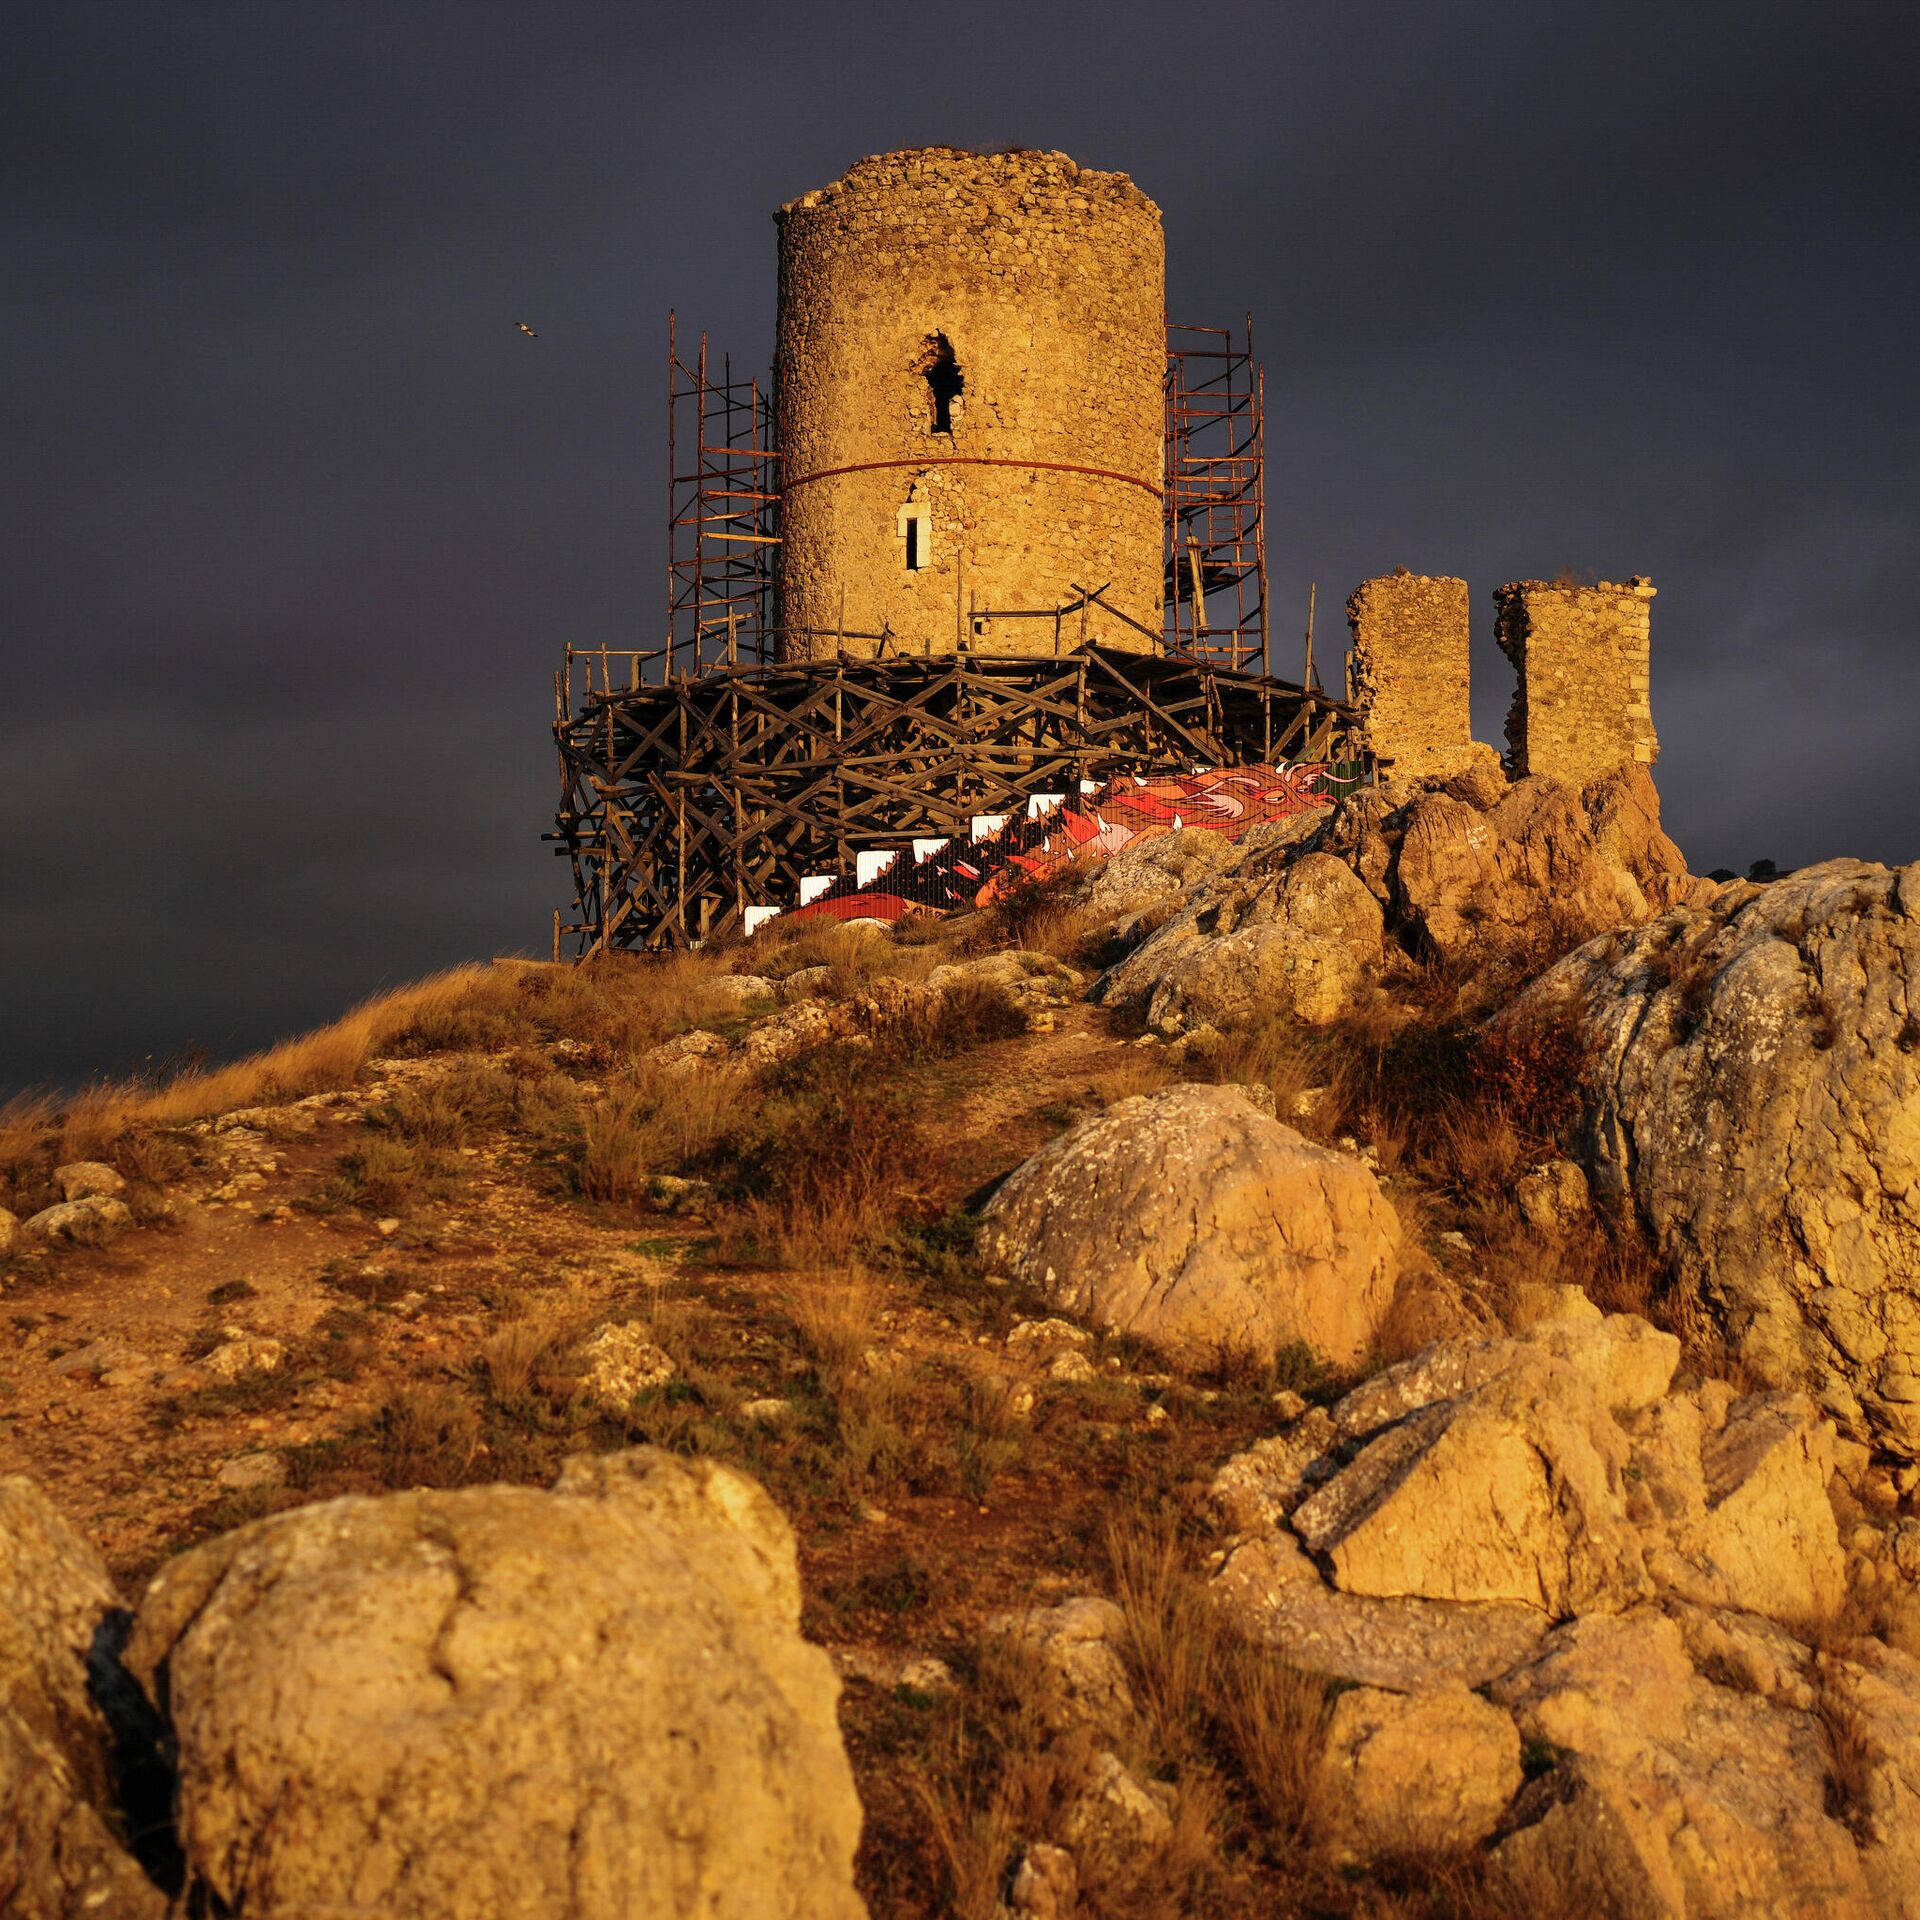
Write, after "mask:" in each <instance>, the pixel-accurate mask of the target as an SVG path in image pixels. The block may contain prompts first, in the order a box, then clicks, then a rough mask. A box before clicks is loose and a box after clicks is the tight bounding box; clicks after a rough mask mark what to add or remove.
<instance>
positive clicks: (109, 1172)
mask: <svg viewBox="0 0 1920 1920" xmlns="http://www.w3.org/2000/svg"><path fill="white" fill-rule="evenodd" d="M53 1184H54V1185H55V1186H56V1187H58V1188H59V1189H60V1198H61V1199H62V1200H93V1199H97V1198H102V1197H104V1198H106V1199H109V1200H117V1199H118V1198H119V1197H120V1196H121V1195H122V1194H123V1193H125V1192H126V1190H127V1182H126V1177H125V1175H123V1174H122V1173H120V1172H119V1171H118V1170H117V1169H116V1168H113V1167H110V1166H108V1165H107V1164H106V1162H105V1161H104V1160H70V1161H68V1163H67V1164H66V1165H65V1166H64V1167H55V1168H54V1170H53Z"/></svg>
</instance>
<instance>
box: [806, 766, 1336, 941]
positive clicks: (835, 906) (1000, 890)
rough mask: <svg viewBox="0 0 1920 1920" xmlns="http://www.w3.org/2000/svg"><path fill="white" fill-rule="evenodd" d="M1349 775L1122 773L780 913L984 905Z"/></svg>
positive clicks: (1301, 808)
mask: <svg viewBox="0 0 1920 1920" xmlns="http://www.w3.org/2000/svg"><path fill="white" fill-rule="evenodd" d="M1346 784H1348V783H1346V782H1343V781H1340V780H1338V779H1336V778H1335V777H1334V776H1333V774H1332V770H1331V769H1330V768H1328V767H1325V766H1307V765H1287V766H1247V767H1218V768H1210V769H1209V770H1208V771H1206V772H1204V773H1188V774H1153V775H1150V776H1146V777H1142V776H1139V775H1122V776H1121V777H1120V778H1119V779H1116V780H1109V781H1108V782H1107V783H1106V785H1105V786H1103V787H1100V788H1098V789H1097V790H1096V791H1094V792H1092V793H1082V794H1076V795H1070V796H1068V797H1066V798H1065V799H1063V800H1062V801H1061V802H1060V803H1059V804H1058V805H1057V806H1054V807H1052V808H1051V809H1049V810H1047V811H1044V812H1041V813H1039V814H1037V815H1036V816H1034V817H1033V818H1027V817H1025V816H1016V817H1014V818H1012V819H1010V820H1008V821H1006V822H1005V824H1004V825H1002V826H1000V827H999V828H998V830H997V831H995V832H993V833H991V834H988V835H985V836H983V837H982V838H980V839H977V840H950V841H947V842H946V843H945V844H943V845H942V846H940V847H938V848H935V849H933V850H932V851H930V852H929V853H928V854H927V855H926V857H925V858H924V859H920V860H916V859H915V858H914V854H913V850H912V849H911V848H906V849H903V850H902V851H901V852H900V854H899V855H898V856H897V857H896V858H895V859H894V861H893V863H892V865H891V866H889V867H888V868H887V869H886V870H885V871H884V872H883V873H881V874H880V875H879V876H878V877H876V878H874V879H870V880H868V881H866V882H865V883H864V884H860V883H857V882H856V881H855V880H854V879H852V878H851V877H850V876H849V877H846V878H843V879H840V880H838V881H836V882H835V883H834V884H833V885H832V886H831V887H830V888H828V889H827V890H826V891H825V892H823V893H822V894H821V895H820V897H819V898H818V899H816V900H811V901H809V902H808V903H807V904H806V905H805V906H802V907H794V908H791V909H789V910H788V911H787V912H786V913H784V914H782V915H781V916H780V917H781V919H782V920H783V921H792V920H804V919H834V920H866V919H870V920H898V919H900V918H901V917H902V916H903V915H905V914H909V913H916V912H919V913H924V912H929V911H931V912H936V913H941V912H950V911H952V910H953V909H955V908H957V907H967V906H987V905H990V904H991V903H992V902H993V901H994V900H996V899H998V898H999V897H1001V896H1002V895H1003V894H1004V893H1006V892H1007V890H1008V889H1009V888H1011V887H1013V886H1016V885H1018V884H1019V883H1020V882H1021V881H1022V880H1024V879H1039V878H1042V877H1044V876H1045V875H1046V874H1048V873H1051V872H1053V871H1055V870H1057V869H1058V868H1060V867H1061V866H1063V865H1064V864H1065V863H1066V862H1068V861H1070V860H1085V859H1105V858H1107V857H1109V856H1111V855H1113V854H1116V853H1118V852H1119V851H1120V849H1121V848H1122V847H1130V846H1135V845H1137V844H1138V843H1139V842H1140V841H1142V840H1147V839H1151V838H1153V837H1154V836H1155V835H1156V834H1162V833H1172V832H1174V831H1176V830H1177V829H1179V828H1182V827H1198V828H1202V829H1204V830H1205V831H1207V832H1209V833H1221V834H1225V835H1226V836H1227V837H1228V838H1229V839H1234V840H1237V839H1239V838H1240V836H1241V835H1242V834H1244V833H1246V832H1248V831H1249V830H1250V829H1251V828H1253V827H1257V826H1259V825H1261V824H1262V823H1264V822H1266V821H1269V820H1283V819H1285V818H1286V817H1287V816H1288V815H1290V814H1296V813H1303V812H1306V811H1308V810H1310V809H1313V808H1318V807H1326V806H1330V805H1331V804H1332V803H1333V801H1334V800H1335V799H1336V798H1337V797H1338V795H1339V794H1340V793H1341V792H1342V791H1344V790H1345V786H1346Z"/></svg>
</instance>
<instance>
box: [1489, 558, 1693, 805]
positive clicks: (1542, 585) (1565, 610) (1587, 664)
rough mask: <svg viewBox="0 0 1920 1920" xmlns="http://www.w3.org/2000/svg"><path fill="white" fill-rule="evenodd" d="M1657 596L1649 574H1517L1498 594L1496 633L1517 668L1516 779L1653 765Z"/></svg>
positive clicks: (1573, 776)
mask: <svg viewBox="0 0 1920 1920" xmlns="http://www.w3.org/2000/svg"><path fill="white" fill-rule="evenodd" d="M1653 596H1654V587H1653V583H1652V582H1651V581H1650V580H1648V579H1647V578H1646V577H1645V576H1644V575H1641V574H1636V575H1635V576H1634V577H1633V578H1632V579H1631V580H1627V581H1622V582H1617V583H1616V582H1614V581H1611V580H1602V581H1601V582H1600V583H1599V585H1598V586H1591V587H1586V586H1575V585H1573V584H1571V583H1569V582H1567V581H1564V580H1515V581H1512V582H1510V583H1509V584H1508V585H1506V586H1504V587H1501V588H1499V589H1498V590H1497V591H1496V592H1495V594H1494V596H1493V599H1494V605H1495V607H1496V608H1497V609H1498V615H1497V621H1496V625H1495V628H1494V633H1495V637H1496V638H1497V639H1498V640H1499V642H1500V648H1501V651H1502V652H1503V653H1505V654H1506V656H1507V658H1508V659H1509V660H1511V661H1512V662H1513V664H1514V668H1515V670H1516V673H1517V676H1518V679H1517V684H1516V685H1515V688H1514V694H1513V705H1512V707H1511V708H1510V709H1509V710H1508V713H1507V755H1508V761H1509V763H1510V765H1511V766H1512V768H1513V772H1514V774H1515V776H1516V777H1524V776H1525V775H1527V774H1530V773H1550V774H1552V775H1554V776H1555V778H1557V779H1561V780H1567V781H1571V782H1572V783H1573V784H1574V785H1576V786H1578V785H1581V784H1582V783H1584V782H1585V781H1588V780H1594V779H1598V778H1599V777H1600V775H1602V774H1605V773H1611V772H1612V771H1613V770H1614V769H1615V768H1616V767H1621V766H1628V765H1631V764H1633V763H1634V762H1636V761H1637V762H1639V764H1640V765H1642V766H1651V765H1652V764H1653V762H1654V760H1655V759H1656V758H1657V757H1658V756H1659V752H1660V743H1659V740H1658V739H1657V738H1656V736H1655V734H1654V731H1653V709H1652V705H1651V694H1650V690H1651V686H1652V681H1651V679H1650V672H1651V669H1650V666H1649V660H1648V645H1649V628H1650V625H1651V622H1650V618H1649V616H1650V614H1651V611H1652V601H1653Z"/></svg>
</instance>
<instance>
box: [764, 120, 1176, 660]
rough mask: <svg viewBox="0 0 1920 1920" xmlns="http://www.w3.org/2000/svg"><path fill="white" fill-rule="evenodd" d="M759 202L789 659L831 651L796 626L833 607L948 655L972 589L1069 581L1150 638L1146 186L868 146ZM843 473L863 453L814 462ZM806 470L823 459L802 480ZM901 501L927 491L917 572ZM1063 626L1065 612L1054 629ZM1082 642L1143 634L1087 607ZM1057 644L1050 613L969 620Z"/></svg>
mask: <svg viewBox="0 0 1920 1920" xmlns="http://www.w3.org/2000/svg"><path fill="white" fill-rule="evenodd" d="M775 219H776V221H777V224H778V226H779V232H780V290H779V320H778V344H777V348H776V361H775V386H776V395H777V398H776V406H777V411H778V444H779V446H780V448H781V454H782V465H783V473H784V482H785V485H786V486H787V488H788V489H789V491H788V492H787V494H786V496H785V498H784V500H783V502H782V519H781V547H780V552H779V593H780V607H781V613H780V620H781V627H782V631H783V633H784V634H785V636H786V640H785V647H786V652H787V655H788V657H789V658H821V657H831V656H832V655H833V654H834V653H835V651H836V650H837V649H838V647H839V645H840V642H838V641H837V640H836V639H835V638H834V637H833V635H832V633H831V632H816V633H814V634H811V635H810V634H809V633H808V632H807V630H808V629H819V630H825V629H838V628H840V627H841V626H842V625H843V624H844V626H845V627H846V628H848V629H852V630H854V631H858V632H865V633H877V632H880V631H882V630H883V629H887V630H890V631H891V632H892V634H893V635H894V636H895V639H894V642H893V645H894V647H895V648H897V649H898V650H900V651H903V652H909V653H929V652H932V653H938V652H951V651H952V650H953V649H954V646H955V644H956V639H957V638H958V636H959V635H960V633H961V632H962V630H963V623H964V621H965V618H966V612H967V608H968V605H969V603H971V604H972V605H974V606H977V607H981V608H993V609H1003V610H1005V609H1035V608H1053V607H1057V606H1059V605H1061V604H1062V603H1063V602H1065V601H1067V600H1069V599H1071V598H1074V597H1075V595H1074V585H1075V583H1078V584H1079V585H1081V586H1085V587H1096V588H1097V587H1103V586H1104V587H1106V588H1107V594H1106V598H1107V599H1108V600H1109V601H1111V603H1112V604H1113V605H1114V606H1115V607H1118V608H1120V609H1121V610H1122V611H1124V612H1125V613H1126V614H1127V615H1129V616H1130V617H1131V618H1132V619H1134V620H1136V621H1138V622H1139V623H1140V625H1141V626H1143V627H1145V628H1147V629H1149V630H1150V632H1151V633H1153V634H1155V635H1157V634H1158V633H1159V631H1160V621H1161V592H1162V577H1161V566H1162V562H1161V553H1162V541H1163V535H1162V526H1161V502H1160V499H1159V497H1158V489H1159V488H1160V486H1161V484H1162V480H1163V468H1164V459H1165V452H1164V434H1165V418H1164V398H1163V386H1162V383H1163V379H1164V374H1165V367H1166V333H1165V306H1166V245H1165V239H1164V236H1163V234H1162V231H1161V223H1160V211H1159V209H1158V208H1157V207H1156V206H1155V205H1154V204H1153V202H1152V201H1151V200H1149V199H1148V198H1147V196H1146V195H1145V194H1144V193H1142V192H1141V191H1140V190H1139V188H1137V187H1136V186H1135V185H1134V184H1133V182H1132V181H1131V180H1129V179H1128V177H1127V176H1126V175H1125V174H1123V173H1098V172H1094V171H1091V170H1089V169H1083V168H1080V167H1077V166H1076V165H1075V164H1074V163H1073V162H1072V161H1071V160H1070V159H1068V158H1067V156H1066V155H1065V154H1061V153H1037V152H1013V153H996V154H976V153H967V152H963V151H961V150H959V149H956V148H947V147H933V148H920V149H915V150H913V151H910V152H905V153H893V154H883V155H879V156H876V157H874V158H871V159H866V160H862V161H860V162H859V163H858V164H857V165H855V166H853V167H851V168H849V169H848V171H847V173H846V174H845V176H844V177H843V178H841V179H840V180H837V181H836V182H834V184H833V185H832V186H829V187H825V188H822V189H820V190H819V191H817V192H813V193H809V194H805V195H803V196H802V197H801V198H800V199H798V200H795V201H792V202H790V203H789V204H788V205H787V206H784V207H782V208H781V209H780V211H779V213H778V214H777V215H776V216H775ZM942 334H944V335H945V336H946V339H947V340H948V342H949V343H950V344H951V347H952V350H953V354H954V358H955V360H956V362H957V364H958V368H959V372H960V374H961V377H962V378H963V379H964V381H965V387H964V390H963V391H962V393H961V394H960V395H959V396H958V397H957V398H955V399H954V400H953V401H952V403H951V433H950V434H948V433H942V432H939V431H937V430H936V428H935V424H934V402H933V396H932V393H931V390H930V389H929V386H928V383H927V379H926V376H925V366H926V359H927V354H928V350H929V343H930V342H931V341H932V340H933V339H934V338H935V336H938V335H942ZM956 457H958V458H959V459H960V460H965V459H969V458H971V459H982V458H984V459H988V460H994V461H1012V462H1053V463H1057V464H1058V466H1061V467H1076V468H1098V469H1104V470H1105V471H1106V472H1107V473H1110V474H1120V475H1124V476H1127V479H1113V478H1108V477H1103V475H1102V474H1099V473H1089V472H1063V471H1057V470H1055V469H1054V468H1050V467H1045V466H1035V465H1022V464H1015V465H1007V466H1000V465H986V466H981V465H967V464H957V463H955V460H956ZM922 460H924V461H925V463H926V464H925V465H924V466H922V465H920V464H918V463H919V462H921V461H922ZM882 461H894V462H898V461H905V462H909V463H912V464H908V465H904V466H903V465H893V466H875V465H873V464H871V463H875V462H882ZM843 467H857V468H861V469H863V470H861V471H855V472H849V473H834V472H832V470H834V469H838V468H843ZM816 473H824V474H829V475H830V476H831V477H827V478H822V479H815V480H811V481H808V480H805V476H806V475H809V474H816ZM1128 480H1138V481H1141V482H1144V483H1145V485H1144V486H1141V485H1131V484H1128ZM796 481H800V482H802V484H798V485H796V484H795V482H796ZM1149 489H1153V491H1149ZM910 500H911V501H912V502H913V503H915V504H922V503H924V504H925V505H926V506H927V507H928V508H929V509H930V511H931V543H930V544H931V552H930V554H929V556H928V559H927V563H926V564H924V565H923V566H922V567H921V568H920V569H919V570H918V571H909V570H908V568H907V566H906V560H905V543H904V539H903V537H902V532H901V527H900V515H901V510H902V508H903V507H904V506H906V505H907V504H908V503H909V501H910ZM843 616H844V617H843ZM1081 637H1082V628H1081V624H1080V621H1079V618H1078V616H1072V617H1070V619H1069V621H1068V623H1067V627H1066V631H1065V633H1064V634H1063V636H1062V645H1063V646H1067V647H1070V646H1072V645H1074V644H1076V643H1077V642H1078V641H1079V640H1080V638H1081ZM1085 637H1086V638H1088V639H1091V640H1098V641H1101V642H1104V643H1106V644H1109V645H1114V646H1121V647H1132V648H1137V649H1141V650H1146V649H1149V648H1151V647H1152V646H1153V645H1154V642H1153V641H1151V640H1149V639H1148V638H1147V637H1146V635H1144V634H1141V633H1138V632H1135V631H1134V630H1133V629H1132V628H1130V627H1128V626H1126V625H1125V624H1124V623H1122V622H1120V621H1118V620H1115V619H1112V618H1110V617H1109V616H1107V615H1105V614H1103V613H1101V611H1100V610H1099V609H1098V608H1095V609H1093V611H1092V612H1091V614H1090V615H1089V616H1088V619H1087V622H1086V626H1085ZM1054 643H1055V642H1054V629H1053V625H1052V623H1051V622H1050V621H1043V620H1021V621H1007V622H996V623H993V624H991V625H989V626H988V627H986V628H985V630H984V631H976V632H969V633H968V636H967V644H969V645H978V646H980V647H982V648H987V649H991V650H992V651H995V652H1007V653H1049V652H1051V651H1052V650H1053V647H1054ZM845 644H846V651H848V652H850V653H872V652H874V651H876V648H875V645H874V643H873V642H871V641H862V642H855V641H849V642H847V643H845Z"/></svg>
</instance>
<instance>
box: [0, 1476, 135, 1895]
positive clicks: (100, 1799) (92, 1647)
mask: <svg viewBox="0 0 1920 1920" xmlns="http://www.w3.org/2000/svg"><path fill="white" fill-rule="evenodd" d="M118 1607H119V1602H118V1600H117V1599H116V1598H115V1595H114V1592H113V1588H112V1586H111V1584H110V1583H109V1582H108V1579H107V1573H106V1568H105V1567H104V1566H103V1565H102V1564H101V1562H100V1557H99V1555H98V1554H96V1553H95V1552H94V1551H93V1549H92V1548H91V1547H90V1546H88V1545H87V1543H86V1542H85V1541H84V1540H82V1539H81V1538H80V1537H79V1535H78V1534H76V1533H75V1532H74V1531H73V1529H72V1528H71V1527H70V1526H68V1525H67V1523H66V1522H65V1521H64V1520H63V1519H61V1517H60V1515H59V1514H58V1513H57V1512H55V1510H54V1508H53V1507H52V1506H51V1505H50V1504H49V1502H48V1501H47V1498H46V1496H45V1495H44V1494H42V1493H41V1492H40V1490H39V1489H38V1488H37V1487H35V1486H34V1485H33V1483H32V1482H31V1481H29V1480H25V1479H22V1478H18V1477H13V1478H8V1479H4V1480H0V1808H3V1809H5V1812H4V1814H0V1909H4V1911H5V1912H6V1913H7V1914H8V1915H9V1916H18V1917H19V1920H80V1916H82V1915H86V1914H110V1915H113V1916H115V1920H147V1916H152V1920H158V1917H159V1916H160V1915H161V1914H163V1913H165V1912H166V1910H167V1901H166V1899H165V1897H164V1896H163V1895H162V1893H161V1892H160V1889H159V1888H158V1887H156V1886H155V1885H154V1884H153V1883H152V1881H150V1880H149V1879H148V1878H147V1876H146V1874H145V1873H144V1872H142V1870H141V1868H140V1866H139V1865H138V1864H137V1862H136V1861H135V1860H134V1857H133V1855H132V1854H131V1853H130V1852H129V1851H128V1849H127V1847H126V1846H125V1844H124V1842H123V1840H122V1837H121V1835H120V1833H119V1831H118V1827H119V1824H120V1823H119V1816H118V1814H117V1812H116V1809H115V1799H116V1786H115V1779H114V1773H113V1765H112V1756H113V1751H114V1731H113V1729H112V1728H111V1727H110V1726H109V1724H108V1722H107V1720H106V1718H105V1716H104V1714H103V1713H102V1711H101V1709H100V1707H99V1706H98V1705H97V1704H96V1703H95V1698H94V1689H93V1688H92V1686H90V1684H89V1666H90V1663H91V1665H92V1667H93V1668H94V1670H95V1671H96V1672H107V1671H110V1670H111V1667H112V1641H113V1629H114V1625H115V1622H116V1620H117V1619H118V1618H119V1617H120V1616H119V1614H118Z"/></svg>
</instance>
